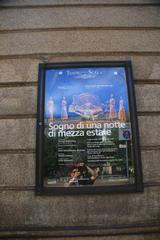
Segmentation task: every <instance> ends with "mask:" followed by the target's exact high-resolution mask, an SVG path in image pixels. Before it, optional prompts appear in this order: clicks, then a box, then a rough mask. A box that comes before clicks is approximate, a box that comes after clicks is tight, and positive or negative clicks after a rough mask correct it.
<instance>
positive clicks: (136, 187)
mask: <svg viewBox="0 0 160 240" xmlns="http://www.w3.org/2000/svg"><path fill="white" fill-rule="evenodd" d="M78 67H79V68H81V67H124V68H125V72H126V79H127V89H128V100H129V107H130V116H131V125H132V142H133V152H134V165H135V183H134V184H128V185H127V184H126V185H114V186H107V185H106V186H92V187H90V186H85V187H69V188H66V187H44V186H43V175H44V174H43V171H44V170H43V140H44V139H43V134H44V133H43V132H44V93H45V71H46V70H48V69H58V68H78ZM38 78H39V80H38V104H37V112H38V116H37V133H36V194H37V195H63V194H73V195H74V194H76V195H77V194H105V193H109V192H110V193H111V192H112V193H113V192H114V193H116V192H142V191H143V178H142V166H141V154H140V146H139V131H138V121H137V110H136V101H135V90H134V84H133V75H132V66H131V61H94V62H64V63H44V64H39V77H38Z"/></svg>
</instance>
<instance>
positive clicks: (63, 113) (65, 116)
mask: <svg viewBox="0 0 160 240" xmlns="http://www.w3.org/2000/svg"><path fill="white" fill-rule="evenodd" d="M61 119H64V120H65V119H68V113H67V101H66V97H65V96H63V97H62V111H61Z"/></svg>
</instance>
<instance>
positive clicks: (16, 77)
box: [0, 54, 160, 83]
mask: <svg viewBox="0 0 160 240" xmlns="http://www.w3.org/2000/svg"><path fill="white" fill-rule="evenodd" d="M45 58H46V59H48V62H53V63H54V62H65V61H107V60H108V61H111V60H112V61H116V60H119V61H121V60H131V61H132V65H133V74H134V78H135V79H138V80H141V79H142V80H149V79H153V80H155V79H156V80H159V81H160V57H159V56H132V55H127V54H126V56H118V57H117V56H98V54H97V56H78V55H77V56H60V57H57V56H49V57H48V56H47V55H44V56H40V57H37V58H36V56H35V58H32V59H29V58H22V59H18V58H14V59H5V60H4V59H0V72H1V74H0V83H9V82H10V83H11V82H18V83H22V82H23V83H26V82H37V80H38V64H39V63H42V62H43V60H44V59H45Z"/></svg>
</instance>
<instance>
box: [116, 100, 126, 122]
mask: <svg viewBox="0 0 160 240" xmlns="http://www.w3.org/2000/svg"><path fill="white" fill-rule="evenodd" d="M118 119H119V121H120V122H125V121H126V114H125V110H124V105H123V98H122V97H120V100H119V112H118Z"/></svg>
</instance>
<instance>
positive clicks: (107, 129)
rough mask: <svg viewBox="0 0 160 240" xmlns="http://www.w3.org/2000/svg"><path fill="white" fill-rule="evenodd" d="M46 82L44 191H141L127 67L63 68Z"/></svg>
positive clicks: (46, 77) (53, 71)
mask: <svg viewBox="0 0 160 240" xmlns="http://www.w3.org/2000/svg"><path fill="white" fill-rule="evenodd" d="M43 76H44V77H43V81H44V82H43V84H44V95H43V107H44V108H43V116H42V117H43V129H42V134H43V146H42V148H43V154H42V155H43V156H42V165H41V172H42V173H43V174H42V176H41V184H42V186H43V187H44V188H46V189H52V188H53V189H56V188H57V189H62V190H64V189H65V191H68V190H66V189H72V190H73V189H83V188H84V189H85V188H87V187H89V188H95V189H97V187H102V189H103V188H106V189H107V186H108V187H112V186H117V187H118V186H128V185H136V174H137V173H136V167H137V165H136V164H137V162H136V161H135V154H134V151H135V146H133V145H134V144H133V142H134V141H133V136H134V134H133V127H132V119H131V109H130V106H131V105H130V102H129V89H128V84H127V81H128V80H127V73H126V67H125V66H123V65H122V64H115V66H114V64H113V66H112V65H111V66H110V65H109V66H108V65H107V64H102V65H101V64H100V65H98V66H97V65H96V64H95V65H94V64H93V63H92V64H88V65H83V64H80V65H74V66H73V67H72V65H71V66H70V65H69V66H68V65H67V66H61V65H58V67H54V66H53V67H49V68H46V69H45V72H44V74H43ZM135 165H136V166H135ZM72 190H70V191H71V192H72ZM78 191H81V190H78ZM62 192H63V191H62Z"/></svg>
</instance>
